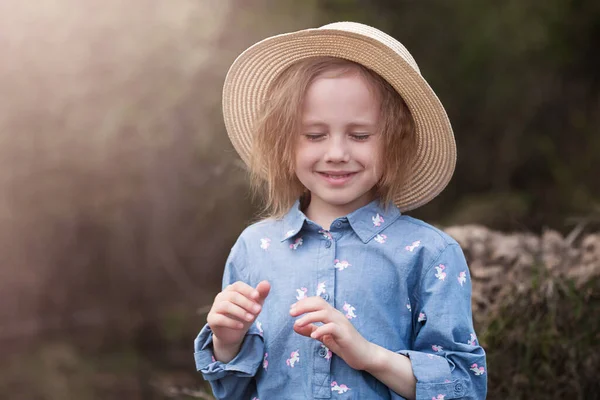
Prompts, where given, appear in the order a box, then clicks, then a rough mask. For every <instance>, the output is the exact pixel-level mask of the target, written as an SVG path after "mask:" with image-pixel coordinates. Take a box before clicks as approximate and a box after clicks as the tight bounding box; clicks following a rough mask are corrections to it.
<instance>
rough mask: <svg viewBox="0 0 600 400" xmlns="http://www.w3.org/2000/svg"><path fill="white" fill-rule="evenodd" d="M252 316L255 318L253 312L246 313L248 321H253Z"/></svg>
mask: <svg viewBox="0 0 600 400" xmlns="http://www.w3.org/2000/svg"><path fill="white" fill-rule="evenodd" d="M252 318H254V315H252V314H250V313H248V314H246V319H247V320H248V321H252Z"/></svg>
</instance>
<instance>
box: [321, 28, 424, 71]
mask: <svg viewBox="0 0 600 400" xmlns="http://www.w3.org/2000/svg"><path fill="white" fill-rule="evenodd" d="M318 29H334V30H339V31H344V32H352V33H357V34H359V35H363V36H367V37H371V38H373V39H375V40H377V41H379V42H381V43H383V44H384V45H386V46H388V47H389V48H391V49H392V50H394V51H395V52H396V53H398V54H399V55H400V56H402V58H404V60H406V62H407V63H408V64H409V65H410V66H411V67H413V68H414V70H415V71H417V72H418V73H419V75H420V74H421V70H420V69H419V66H418V65H417V62H416V61H415V59H414V58H413V56H412V55H411V54H410V52H409V51H408V50H407V49H406V47H404V45H403V44H402V43H400V42H399V41H398V40H396V39H395V38H393V37H392V36H390V35H388V34H387V33H385V32H383V31H380V30H379V29H377V28H374V27H372V26H369V25H365V24H361V23H359V22H350V21H342V22H333V23H331V24H327V25H323V26H321V27H320V28H318Z"/></svg>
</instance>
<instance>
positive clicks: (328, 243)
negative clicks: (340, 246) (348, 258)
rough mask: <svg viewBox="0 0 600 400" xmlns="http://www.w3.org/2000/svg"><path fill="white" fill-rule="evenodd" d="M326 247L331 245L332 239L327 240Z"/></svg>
mask: <svg viewBox="0 0 600 400" xmlns="http://www.w3.org/2000/svg"><path fill="white" fill-rule="evenodd" d="M325 247H327V248H330V247H331V240H328V241H326V242H325Z"/></svg>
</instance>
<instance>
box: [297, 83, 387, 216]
mask: <svg viewBox="0 0 600 400" xmlns="http://www.w3.org/2000/svg"><path fill="white" fill-rule="evenodd" d="M379 106H380V105H379V100H378V99H377V97H376V96H375V95H374V93H372V90H371V89H370V88H369V86H368V85H367V83H366V82H365V80H364V78H362V77H361V76H360V75H359V74H358V73H353V72H351V73H347V74H343V75H341V76H336V77H326V76H322V77H318V78H317V79H315V81H314V82H313V83H312V84H311V86H310V87H309V88H308V90H307V93H306V98H305V101H304V109H303V110H302V115H301V117H302V120H301V129H300V132H299V133H298V137H297V142H296V150H295V168H296V175H297V176H298V179H299V180H300V182H302V184H303V185H304V186H305V187H306V188H307V189H308V190H310V192H311V204H310V207H311V208H313V209H314V208H327V209H329V210H332V207H333V210H334V211H336V212H339V214H340V215H345V214H347V213H349V212H352V211H354V210H356V209H358V208H360V207H362V206H364V205H366V204H368V203H369V202H370V201H371V200H373V191H372V189H373V187H374V186H375V184H376V183H377V182H378V181H379V179H380V178H381V171H380V167H379V165H380V158H381V145H380V141H381V140H380V134H379V132H378V122H379V108H380V107H379Z"/></svg>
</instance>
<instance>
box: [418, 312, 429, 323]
mask: <svg viewBox="0 0 600 400" xmlns="http://www.w3.org/2000/svg"><path fill="white" fill-rule="evenodd" d="M426 320H427V316H426V315H425V313H423V312H422V313H419V318H418V319H417V321H418V322H423V321H426Z"/></svg>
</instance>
